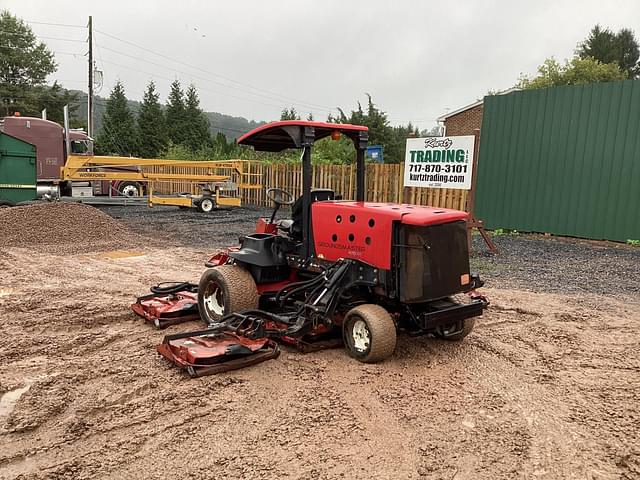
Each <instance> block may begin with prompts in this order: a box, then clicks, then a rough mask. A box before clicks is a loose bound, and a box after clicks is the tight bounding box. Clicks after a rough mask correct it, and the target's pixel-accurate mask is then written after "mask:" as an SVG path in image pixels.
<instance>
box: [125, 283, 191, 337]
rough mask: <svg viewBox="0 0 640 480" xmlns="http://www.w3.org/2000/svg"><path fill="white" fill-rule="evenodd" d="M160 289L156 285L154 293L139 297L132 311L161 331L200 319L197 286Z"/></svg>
mask: <svg viewBox="0 0 640 480" xmlns="http://www.w3.org/2000/svg"><path fill="white" fill-rule="evenodd" d="M159 287H160V286H159V285H156V286H154V287H152V293H150V294H148V295H143V296H141V297H138V298H137V299H136V302H135V303H133V304H131V310H133V311H134V312H135V313H136V314H138V315H139V316H141V317H142V318H144V319H145V320H146V321H147V322H149V323H152V324H153V325H155V326H156V328H160V329H162V328H166V327H168V326H170V325H177V324H179V323H183V322H188V321H190V320H198V319H199V318H200V314H199V313H198V290H197V286H196V285H193V284H188V283H180V284H176V287H174V288H173V289H171V288H169V289H167V288H159ZM154 290H156V291H155V292H154Z"/></svg>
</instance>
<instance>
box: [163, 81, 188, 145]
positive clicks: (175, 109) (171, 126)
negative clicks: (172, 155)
mask: <svg viewBox="0 0 640 480" xmlns="http://www.w3.org/2000/svg"><path fill="white" fill-rule="evenodd" d="M165 112H166V119H167V133H168V137H169V140H171V142H172V143H174V144H175V145H180V144H183V143H184V141H185V140H186V138H187V126H186V107H185V104H184V92H183V91H182V88H181V86H180V82H179V81H178V80H174V81H173V83H172V84H171V89H170V91H169V98H168V99H167V108H166V111H165Z"/></svg>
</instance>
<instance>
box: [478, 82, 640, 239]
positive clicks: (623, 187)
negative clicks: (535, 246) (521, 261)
mask: <svg viewBox="0 0 640 480" xmlns="http://www.w3.org/2000/svg"><path fill="white" fill-rule="evenodd" d="M476 214H477V217H479V218H481V219H483V220H484V221H485V224H486V225H487V227H488V228H505V229H515V230H519V231H528V232H545V233H552V234H556V235H568V236H575V237H582V238H591V239H606V240H617V241H626V240H627V239H640V80H627V81H623V82H611V83H600V84H591V85H579V86H571V87H557V88H546V89H540V90H527V91H520V92H513V93H510V94H507V95H499V96H488V97H485V99H484V114H483V120H482V132H481V140H480V157H479V168H478V180H477V190H476Z"/></svg>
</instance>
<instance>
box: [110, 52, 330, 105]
mask: <svg viewBox="0 0 640 480" xmlns="http://www.w3.org/2000/svg"><path fill="white" fill-rule="evenodd" d="M101 48H102V49H103V50H107V51H110V52H113V53H115V54H117V55H122V56H124V57H128V58H131V59H134V60H137V61H141V62H145V63H148V64H150V65H154V66H156V67H160V68H167V66H166V65H161V64H159V63H156V62H152V61H150V60H147V59H144V58H141V57H137V56H135V55H130V54H128V53H124V52H120V51H119V50H116V49H113V48H109V47H105V46H102V47H101ZM102 61H103V62H105V63H108V61H107V60H102ZM122 67H123V68H129V67H125V66H122ZM172 70H174V71H175V72H178V73H182V74H184V75H187V76H189V77H192V78H196V79H198V80H201V81H203V82H208V83H214V84H216V85H220V86H222V87H227V88H236V89H237V87H233V86H230V85H226V84H224V83H221V82H217V81H215V80H211V79H209V78H205V77H201V76H199V75H195V74H193V73H189V72H185V71H184V70H178V69H172ZM142 73H146V74H147V75H155V76H156V77H158V78H163V77H162V76H161V75H156V74H151V73H149V72H144V71H142ZM164 78H165V79H167V78H166V77H164ZM167 80H169V81H172V80H171V79H167ZM200 90H204V91H211V92H213V93H216V94H218V95H223V96H227V97H231V98H237V99H240V100H245V101H249V102H254V103H259V104H262V105H267V106H270V107H277V108H282V104H279V105H275V104H270V103H265V102H260V101H258V100H253V99H249V98H246V97H239V96H237V95H233V94H231V93H226V92H221V91H215V90H207V89H205V88H202V87H200ZM239 90H241V89H239ZM243 92H244V93H245V94H248V95H253V96H257V97H265V98H267V99H270V100H276V101H282V100H281V99H279V98H276V97H269V96H266V95H261V94H258V93H252V92H247V91H243ZM296 106H298V107H302V109H301V110H304V109H305V108H306V107H305V105H296ZM321 110H324V109H321ZM324 111H325V112H331V110H324ZM307 112H308V111H307Z"/></svg>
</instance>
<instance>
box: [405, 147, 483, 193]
mask: <svg viewBox="0 0 640 480" xmlns="http://www.w3.org/2000/svg"><path fill="white" fill-rule="evenodd" d="M474 141H475V137H474V136H473V135H467V136H461V137H428V138H408V139H407V151H406V155H405V160H404V186H405V187H429V188H457V189H462V190H469V189H470V188H471V169H472V166H473V146H474Z"/></svg>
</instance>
